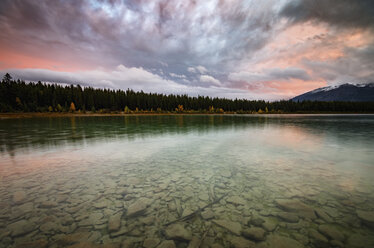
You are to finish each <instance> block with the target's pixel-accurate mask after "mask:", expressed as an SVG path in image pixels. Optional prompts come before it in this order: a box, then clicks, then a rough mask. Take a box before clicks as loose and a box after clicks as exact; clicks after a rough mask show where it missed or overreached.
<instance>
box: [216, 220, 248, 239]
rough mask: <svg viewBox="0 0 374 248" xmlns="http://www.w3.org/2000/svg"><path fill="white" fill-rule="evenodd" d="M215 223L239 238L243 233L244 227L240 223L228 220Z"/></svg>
mask: <svg viewBox="0 0 374 248" xmlns="http://www.w3.org/2000/svg"><path fill="white" fill-rule="evenodd" d="M213 223H215V224H216V225H218V226H220V227H223V228H225V229H227V230H228V231H230V232H232V233H233V234H236V235H238V236H239V235H240V233H241V231H242V226H241V225H240V223H237V222H232V221H228V220H213Z"/></svg>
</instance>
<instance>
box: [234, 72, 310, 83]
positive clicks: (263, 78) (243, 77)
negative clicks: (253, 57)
mask: <svg viewBox="0 0 374 248" xmlns="http://www.w3.org/2000/svg"><path fill="white" fill-rule="evenodd" d="M228 78H229V80H232V81H244V82H246V83H249V84H251V83H259V82H267V81H278V82H279V81H287V80H290V79H300V80H303V81H308V80H310V79H311V78H310V76H309V75H308V73H307V72H306V71H305V70H303V69H300V68H285V69H280V68H271V69H265V70H263V71H262V72H250V71H240V72H234V73H230V74H229V76H228Z"/></svg>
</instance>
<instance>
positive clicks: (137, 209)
mask: <svg viewBox="0 0 374 248" xmlns="http://www.w3.org/2000/svg"><path fill="white" fill-rule="evenodd" d="M148 202H149V201H148V200H147V199H145V198H142V199H139V200H137V201H136V202H135V203H133V204H131V205H130V206H129V208H128V209H127V217H134V216H137V215H142V214H144V212H145V210H146V209H147V207H148V204H149V203H148Z"/></svg>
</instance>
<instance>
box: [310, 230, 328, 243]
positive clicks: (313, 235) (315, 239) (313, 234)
mask: <svg viewBox="0 0 374 248" xmlns="http://www.w3.org/2000/svg"><path fill="white" fill-rule="evenodd" d="M309 238H310V239H311V242H312V243H313V244H315V245H317V246H318V247H328V246H329V240H328V239H327V238H326V237H325V236H323V235H322V234H321V233H319V232H318V231H316V230H314V229H311V230H310V231H309Z"/></svg>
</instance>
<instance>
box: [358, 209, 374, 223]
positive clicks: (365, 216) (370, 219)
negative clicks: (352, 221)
mask: <svg viewBox="0 0 374 248" xmlns="http://www.w3.org/2000/svg"><path fill="white" fill-rule="evenodd" d="M356 213H357V216H358V218H360V219H361V220H362V221H363V222H365V223H366V224H369V225H371V226H374V211H362V210H357V211H356Z"/></svg>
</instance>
